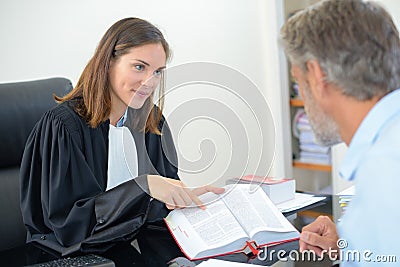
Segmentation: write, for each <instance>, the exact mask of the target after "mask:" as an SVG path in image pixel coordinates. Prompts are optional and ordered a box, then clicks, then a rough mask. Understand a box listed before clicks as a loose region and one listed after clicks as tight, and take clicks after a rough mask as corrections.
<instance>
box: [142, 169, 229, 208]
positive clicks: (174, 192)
mask: <svg viewBox="0 0 400 267" xmlns="http://www.w3.org/2000/svg"><path fill="white" fill-rule="evenodd" d="M147 181H148V185H149V190H150V195H151V196H152V197H154V198H156V199H158V200H160V201H161V202H164V203H165V205H166V206H167V208H168V209H176V208H184V207H188V206H190V205H191V204H192V202H194V203H195V204H196V205H197V206H198V207H200V208H201V209H205V206H204V204H203V202H201V200H200V199H199V198H198V196H199V195H202V194H204V193H207V192H213V193H215V194H221V193H223V192H224V191H225V189H224V188H220V187H214V186H210V185H206V186H202V187H198V188H196V189H193V190H191V189H190V188H188V187H187V186H186V185H185V184H184V183H182V182H181V181H179V180H175V179H170V178H165V177H162V176H159V175H148V176H147Z"/></svg>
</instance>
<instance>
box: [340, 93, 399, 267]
mask: <svg viewBox="0 0 400 267" xmlns="http://www.w3.org/2000/svg"><path fill="white" fill-rule="evenodd" d="M340 175H341V176H342V177H343V178H344V179H346V180H350V181H353V182H354V184H355V190H356V195H355V196H354V197H353V199H352V201H351V203H350V205H349V206H348V208H347V209H346V211H345V214H344V215H343V218H342V220H341V222H340V223H339V224H338V231H339V236H340V238H341V239H344V241H343V242H341V245H342V246H343V244H344V246H346V244H347V246H346V248H345V249H343V250H342V251H341V254H342V259H343V261H342V263H341V266H365V265H368V266H399V265H400V227H399V223H400V201H399V199H400V90H399V89H398V90H396V91H394V92H392V93H390V94H388V95H387V96H385V97H384V98H382V99H381V100H380V101H379V102H378V103H377V104H376V105H375V106H374V107H373V108H372V109H371V111H370V112H369V113H368V114H367V116H366V117H365V118H364V120H363V122H362V123H361V125H360V127H359V128H358V130H357V131H356V133H355V135H354V137H353V139H352V140H351V143H350V145H349V148H348V151H347V153H346V156H345V157H344V160H343V163H342V166H341V168H340ZM357 255H358V256H359V260H358V258H357ZM390 256H395V258H396V259H395V260H396V262H395V263H390V262H387V261H388V260H390V261H393V258H391V259H389V257H390ZM383 261H386V262H383ZM378 262H379V263H378Z"/></svg>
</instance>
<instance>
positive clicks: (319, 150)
mask: <svg viewBox="0 0 400 267" xmlns="http://www.w3.org/2000/svg"><path fill="white" fill-rule="evenodd" d="M293 134H294V136H296V137H297V138H298V139H299V143H300V158H299V161H301V162H306V163H316V164H326V165H330V164H331V153H330V147H325V146H320V145H318V144H316V143H315V137H314V133H313V132H312V130H311V126H310V122H309V120H308V118H307V115H306V113H305V111H304V109H298V110H297V113H296V115H295V117H294V120H293Z"/></svg>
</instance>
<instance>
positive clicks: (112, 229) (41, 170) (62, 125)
mask: <svg viewBox="0 0 400 267" xmlns="http://www.w3.org/2000/svg"><path fill="white" fill-rule="evenodd" d="M72 105H73V104H72V102H66V103H63V104H60V105H58V106H57V107H55V108H54V109H52V110H50V111H48V112H47V113H45V114H44V116H43V117H42V118H41V119H40V121H39V122H38V123H37V124H36V126H35V127H34V129H33V131H32V133H31V134H30V136H29V138H28V141H27V143H26V147H25V152H24V155H23V159H22V163H21V209H22V215H23V220H24V223H25V225H26V227H27V230H28V236H27V242H32V241H36V242H38V243H40V244H41V245H44V246H46V247H49V248H51V249H53V250H56V251H58V252H60V253H61V254H62V255H67V254H70V253H73V252H77V251H80V252H102V251H105V250H107V249H109V248H110V247H111V246H113V245H114V244H115V243H118V241H128V240H132V239H133V238H136V237H138V236H141V235H140V234H141V232H143V231H144V230H143V231H142V229H143V228H144V226H145V225H146V224H149V223H152V222H157V221H161V220H162V218H163V217H165V216H166V215H167V213H168V210H167V209H166V207H165V205H164V204H163V203H161V202H159V201H157V200H151V197H150V196H149V194H147V193H146V191H148V185H147V177H146V174H160V175H162V176H165V177H169V178H175V179H178V174H177V157H176V151H175V147H174V145H173V140H172V136H171V132H170V130H169V128H168V126H167V124H166V122H165V121H164V119H163V120H162V121H161V123H160V126H159V127H160V129H162V135H161V136H159V135H156V134H152V133H146V134H144V133H139V132H134V131H132V130H131V132H132V133H133V135H134V139H135V142H136V146H137V152H138V163H139V177H137V178H136V179H133V180H130V181H127V182H125V183H123V184H120V185H119V186H117V187H115V188H113V189H111V190H109V191H106V187H107V167H108V131H109V121H106V122H104V123H102V124H100V125H99V126H98V127H97V128H91V127H90V126H89V125H88V124H87V123H86V122H85V120H84V119H83V118H82V117H80V116H79V115H78V114H77V113H76V112H75V111H74V110H73V108H72ZM155 108H156V107H155ZM128 121H129V114H128Z"/></svg>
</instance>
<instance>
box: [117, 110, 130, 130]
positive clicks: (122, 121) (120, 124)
mask: <svg viewBox="0 0 400 267" xmlns="http://www.w3.org/2000/svg"><path fill="white" fill-rule="evenodd" d="M127 114H128V108H127V109H126V110H125V113H124V115H123V116H122V117H121V119H119V121H118V122H117V125H115V126H116V127H122V126H124V123H125V121H126V116H127Z"/></svg>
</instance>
